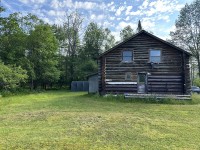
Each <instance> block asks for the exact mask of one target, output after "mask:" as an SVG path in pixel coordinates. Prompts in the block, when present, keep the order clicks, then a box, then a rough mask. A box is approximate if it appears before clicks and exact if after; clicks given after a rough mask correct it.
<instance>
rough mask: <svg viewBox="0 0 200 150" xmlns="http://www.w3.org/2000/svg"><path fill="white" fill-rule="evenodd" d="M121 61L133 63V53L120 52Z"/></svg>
mask: <svg viewBox="0 0 200 150" xmlns="http://www.w3.org/2000/svg"><path fill="white" fill-rule="evenodd" d="M122 61H123V62H132V61H133V52H132V51H123V52H122Z"/></svg>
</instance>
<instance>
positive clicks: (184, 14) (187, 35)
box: [170, 0, 200, 77]
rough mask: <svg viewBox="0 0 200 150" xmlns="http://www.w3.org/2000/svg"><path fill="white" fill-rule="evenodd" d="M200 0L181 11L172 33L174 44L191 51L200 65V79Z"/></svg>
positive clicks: (199, 69)
mask: <svg viewBox="0 0 200 150" xmlns="http://www.w3.org/2000/svg"><path fill="white" fill-rule="evenodd" d="M199 8H200V0H196V1H194V2H193V3H191V4H190V5H188V4H186V5H185V7H184V8H182V9H181V11H180V15H179V17H178V19H177V20H176V23H175V26H176V29H175V31H174V32H171V33H170V35H171V38H172V41H173V43H175V44H177V45H179V46H181V47H183V48H185V49H187V50H189V51H190V52H191V53H192V55H193V57H195V58H196V60H197V64H198V72H199V77H200V21H199V20H200V9H199Z"/></svg>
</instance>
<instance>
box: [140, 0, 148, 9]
mask: <svg viewBox="0 0 200 150" xmlns="http://www.w3.org/2000/svg"><path fill="white" fill-rule="evenodd" d="M148 5H149V0H144V2H143V3H142V5H141V6H140V7H139V8H140V9H146V8H147V6H148Z"/></svg>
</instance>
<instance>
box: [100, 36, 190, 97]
mask: <svg viewBox="0 0 200 150" xmlns="http://www.w3.org/2000/svg"><path fill="white" fill-rule="evenodd" d="M150 49H158V50H161V53H162V54H161V62H160V63H159V64H154V65H153V66H152V65H151V63H150V62H149V50H150ZM124 50H131V51H133V58H134V59H133V62H131V63H124V62H122V52H123V51H124ZM100 61H101V63H99V64H100V66H99V67H100V72H101V73H102V74H101V75H100V74H99V75H100V76H101V80H102V81H100V84H101V85H100V86H99V87H102V89H101V91H104V92H105V93H125V92H127V93H128V92H129V93H137V75H138V73H140V72H146V73H148V80H147V83H148V84H147V89H146V90H147V93H159V94H160V93H163V94H185V93H189V89H190V76H189V75H190V73H189V56H188V55H186V54H185V53H184V52H182V51H179V50H177V49H175V48H172V47H171V46H169V45H167V44H164V43H162V42H161V41H159V40H157V39H154V38H152V37H150V36H148V35H147V34H145V33H142V34H140V35H138V36H137V37H135V38H134V39H132V40H130V41H128V42H126V43H124V44H123V45H121V46H119V47H118V48H116V49H114V50H112V51H110V52H109V53H107V54H105V55H103V56H102V57H101V58H100ZM127 72H131V73H132V80H131V81H126V80H125V74H126V73H127ZM123 82H129V83H128V84H125V83H123ZM130 82H132V83H130ZM110 83H112V84H110ZM115 83H117V84H115ZM120 83H122V84H120Z"/></svg>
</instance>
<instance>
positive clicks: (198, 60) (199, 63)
mask: <svg viewBox="0 0 200 150" xmlns="http://www.w3.org/2000/svg"><path fill="white" fill-rule="evenodd" d="M197 64H198V76H199V78H200V58H199V55H198V56H197Z"/></svg>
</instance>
